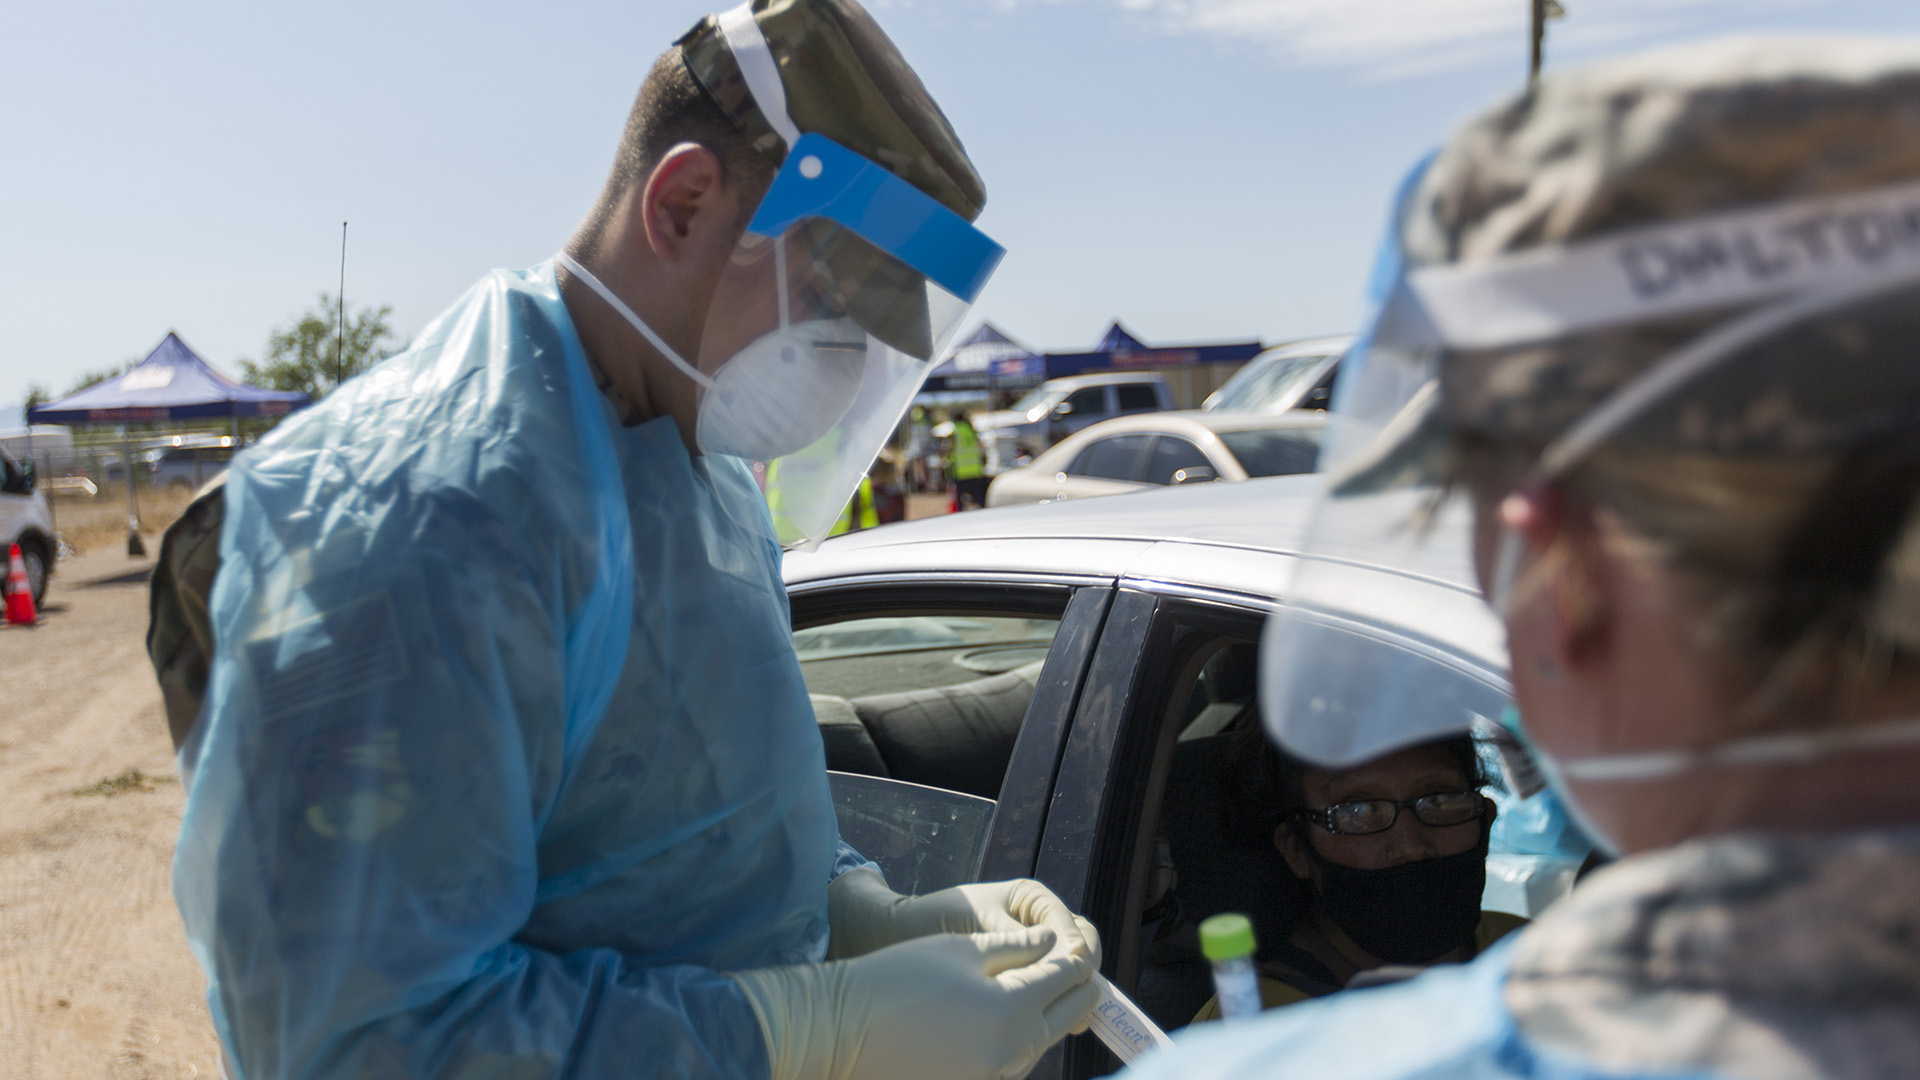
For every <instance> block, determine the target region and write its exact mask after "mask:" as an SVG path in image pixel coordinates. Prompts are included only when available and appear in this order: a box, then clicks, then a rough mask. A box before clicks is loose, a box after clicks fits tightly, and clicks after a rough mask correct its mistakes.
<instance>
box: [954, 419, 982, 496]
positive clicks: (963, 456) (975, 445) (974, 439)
mask: <svg viewBox="0 0 1920 1080" xmlns="http://www.w3.org/2000/svg"><path fill="white" fill-rule="evenodd" d="M985 475H987V459H986V457H985V456H984V455H982V454H981V452H980V436H979V434H978V433H977V432H975V431H974V430H973V425H972V424H970V423H968V422H967V418H966V417H964V416H962V417H958V418H956V419H955V420H954V421H953V478H954V479H955V480H972V479H975V478H977V477H981V476H985Z"/></svg>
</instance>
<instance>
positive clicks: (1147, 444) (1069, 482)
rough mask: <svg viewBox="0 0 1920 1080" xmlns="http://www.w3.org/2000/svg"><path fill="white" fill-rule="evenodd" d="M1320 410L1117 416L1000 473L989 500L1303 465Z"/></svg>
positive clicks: (1311, 456)
mask: <svg viewBox="0 0 1920 1080" xmlns="http://www.w3.org/2000/svg"><path fill="white" fill-rule="evenodd" d="M1325 427H1326V418H1325V417H1324V416H1321V415H1319V414H1315V413H1293V414H1290V415H1286V416H1268V415H1262V414H1259V413H1229V412H1202V411H1199V410H1190V411H1186V412H1162V413H1147V414H1145V415H1141V416H1123V417H1121V418H1120V419H1118V420H1109V421H1107V422H1106V423H1104V424H1096V425H1095V426H1093V427H1090V428H1087V429H1086V430H1085V431H1082V432H1080V433H1079V434H1078V435H1074V436H1072V437H1071V438H1068V439H1067V440H1066V441H1064V442H1062V443H1060V444H1059V445H1058V446H1055V447H1054V448H1052V449H1051V450H1047V451H1045V452H1044V453H1042V454H1041V455H1040V456H1039V457H1036V458H1034V459H1033V464H1031V465H1028V466H1026V467H1025V468H1020V469H1014V470H1012V471H1010V472H1005V473H1001V474H1000V475H999V476H997V477H995V478H994V481H993V483H992V485H990V486H989V487H988V488H987V505H988V506H1018V505H1020V504H1022V503H1032V502H1058V501H1060V500H1062V499H1086V498H1091V497H1093V496H1095V495H1118V494H1121V493H1124V492H1128V491H1139V490H1141V489H1142V488H1148V487H1156V486H1161V487H1164V486H1168V485H1173V484H1196V483H1208V482H1211V481H1215V480H1228V481H1240V480H1247V479H1250V478H1252V477H1257V476H1291V475H1294V474H1296V473H1310V472H1312V471H1313V470H1314V467H1315V466H1316V465H1317V464H1318V463H1319V461H1320V435H1321V432H1322V431H1323V430H1324V428H1325Z"/></svg>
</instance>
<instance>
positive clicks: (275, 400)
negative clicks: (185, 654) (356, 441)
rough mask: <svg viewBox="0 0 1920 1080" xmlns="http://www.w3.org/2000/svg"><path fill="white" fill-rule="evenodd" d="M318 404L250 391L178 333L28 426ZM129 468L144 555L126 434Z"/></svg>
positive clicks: (131, 536)
mask: <svg viewBox="0 0 1920 1080" xmlns="http://www.w3.org/2000/svg"><path fill="white" fill-rule="evenodd" d="M311 404H313V399H312V398H310V397H308V396H307V395H306V394H305V393H302V392H301V391H298V390H266V389H262V388H261V387H258V386H248V385H247V384H246V383H243V382H240V381H239V380H237V379H231V378H228V377H227V376H225V375H222V374H221V373H219V372H218V371H215V370H214V369H213V367H212V366H211V365H209V364H208V363H207V362H206V361H205V360H202V359H200V357H199V355H198V354H196V353H195V352H194V351H193V350H192V349H189V348H187V345H186V342H183V341H181V340H180V336H179V335H178V334H175V333H174V332H173V331H171V330H169V331H167V336H166V337H165V338H163V339H161V342H160V344H159V345H157V346H155V347H154V350H153V351H152V352H150V353H148V354H147V358H146V359H145V360H142V361H140V362H139V363H138V364H135V365H134V366H133V367H132V368H131V369H130V370H128V371H127V372H126V373H125V374H122V375H119V376H116V377H114V378H111V379H108V380H106V381H105V382H102V383H98V384H95V385H93V386H89V387H87V388H86V389H85V390H82V391H80V392H79V393H77V394H71V395H69V396H67V397H64V398H61V399H60V400H59V401H52V402H48V403H47V404H45V405H39V406H35V407H34V408H32V409H29V410H27V422H28V423H29V424H65V425H68V426H79V425H83V424H121V425H125V424H136V423H151V422H154V421H165V420H205V419H212V418H218V417H223V416H224V417H227V418H229V419H231V420H232V421H233V426H234V430H235V432H236V434H237V433H238V430H239V424H240V420H241V418H242V417H247V418H252V417H257V416H285V415H286V414H288V413H290V412H293V411H294V410H295V409H303V408H305V407H307V406H308V405H311ZM122 433H123V443H124V446H125V453H126V457H125V462H126V467H127V553H128V554H129V555H137V554H141V553H142V548H141V544H140V536H139V531H138V525H137V523H138V520H139V516H140V511H139V504H138V503H136V502H135V501H134V494H133V447H132V442H131V439H132V436H131V435H126V434H125V429H124V427H123V428H122Z"/></svg>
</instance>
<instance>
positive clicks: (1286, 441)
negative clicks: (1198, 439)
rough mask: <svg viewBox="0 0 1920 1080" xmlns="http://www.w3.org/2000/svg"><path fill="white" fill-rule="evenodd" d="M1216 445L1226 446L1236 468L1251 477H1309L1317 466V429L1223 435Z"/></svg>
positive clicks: (1279, 429)
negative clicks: (1304, 475) (1219, 443)
mask: <svg viewBox="0 0 1920 1080" xmlns="http://www.w3.org/2000/svg"><path fill="white" fill-rule="evenodd" d="M1220 441H1221V442H1223V443H1225V444H1226V445H1227V449H1228V450H1230V451H1232V452H1233V456H1234V457H1235V458H1237V459H1239V462H1240V467H1241V468H1243V469H1245V470H1247V475H1248V476H1251V477H1261V476H1293V475H1296V474H1298V473H1310V472H1312V471H1313V470H1314V469H1315V468H1316V467H1318V466H1319V464H1320V431H1319V429H1317V428H1267V429H1265V430H1258V431H1223V432H1220Z"/></svg>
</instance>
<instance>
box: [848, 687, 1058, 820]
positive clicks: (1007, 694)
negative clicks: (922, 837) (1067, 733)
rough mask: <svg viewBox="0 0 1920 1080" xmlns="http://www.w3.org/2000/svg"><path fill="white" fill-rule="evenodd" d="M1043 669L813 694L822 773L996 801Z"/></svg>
mask: <svg viewBox="0 0 1920 1080" xmlns="http://www.w3.org/2000/svg"><path fill="white" fill-rule="evenodd" d="M1045 664H1046V661H1044V660H1035V661H1034V662H1033V663H1030V664H1025V665H1023V666H1021V667H1017V668H1015V669H1013V670H1012V671H1007V672H1003V673H1001V674H998V675H989V676H987V677H986V678H984V679H973V680H971V681H968V682H963V683H956V684H954V685H951V686H935V687H929V688H926V689H921V690H903V691H899V692H896V693H891V694H872V695H868V696H865V697H857V698H852V699H848V698H841V697H830V696H827V695H823V694H814V695H812V697H813V714H814V718H815V719H816V720H817V721H818V722H819V725H820V737H821V740H822V741H823V742H824V743H825V744H826V750H827V768H829V769H832V770H835V771H837V772H853V773H862V774H865V775H867V776H885V777H890V778H892V779H895V780H906V781H909V782H911V783H915V784H926V785H929V786H931V787H938V788H946V789H947V790H949V791H964V792H966V793H968V794H970V795H978V796H980V797H982V798H986V799H992V798H997V797H998V796H999V794H1000V782H1001V780H1002V779H1003V778H1004V777H1005V776H1006V772H1007V762H1008V761H1009V760H1010V759H1011V758H1012V757H1013V744H1014V740H1015V739H1016V738H1018V737H1019V735H1020V725H1021V724H1022V723H1024V722H1025V720H1026V717H1027V706H1028V705H1030V704H1031V703H1032V701H1033V691H1034V687H1035V686H1036V685H1037V684H1038V683H1039V681H1040V669H1041V668H1042V667H1043V666H1044V665H1045Z"/></svg>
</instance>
